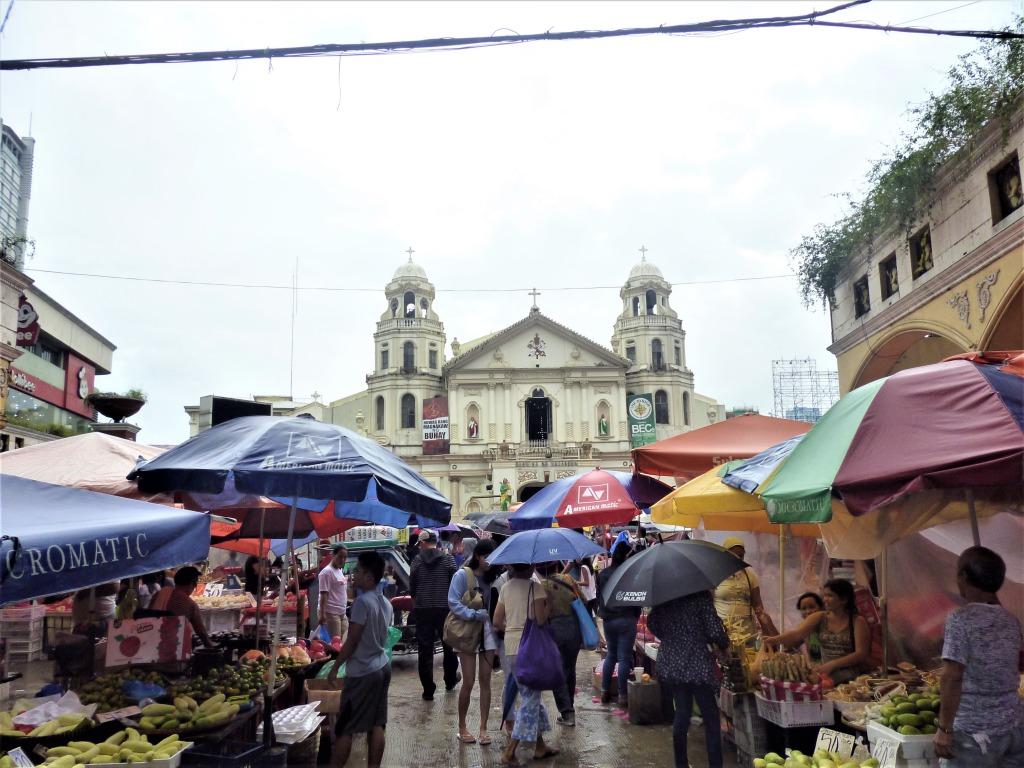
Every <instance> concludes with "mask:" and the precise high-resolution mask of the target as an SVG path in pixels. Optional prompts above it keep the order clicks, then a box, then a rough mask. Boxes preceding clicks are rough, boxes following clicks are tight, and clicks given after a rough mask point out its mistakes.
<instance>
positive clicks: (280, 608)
mask: <svg viewBox="0 0 1024 768" xmlns="http://www.w3.org/2000/svg"><path fill="white" fill-rule="evenodd" d="M298 503H299V498H298V496H293V497H292V506H291V509H289V510H288V551H289V552H291V551H292V538H293V536H294V534H295V507H296V505H297V504H298ZM287 577H288V570H287V568H286V569H285V578H287ZM282 586H283V587H287V586H288V585H287V582H286V583H285V584H283V585H282ZM282 613H284V589H279V590H278V591H277V616H276V618H275V619H274V629H273V635H274V642H273V643H271V645H270V651H271V653H270V669H268V670H267V688H268V690H271V691H273V690H274V675H275V673H276V672H277V648H278V640H279V639H280V634H279V632H278V630H279V629H280V628H281V614H282Z"/></svg>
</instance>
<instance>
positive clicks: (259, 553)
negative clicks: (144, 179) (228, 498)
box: [255, 509, 267, 650]
mask: <svg viewBox="0 0 1024 768" xmlns="http://www.w3.org/2000/svg"><path fill="white" fill-rule="evenodd" d="M266 519H267V510H266V509H261V510H260V543H259V545H258V546H257V547H256V557H257V558H258V559H259V566H260V567H259V570H257V571H256V646H255V648H256V650H259V647H260V626H261V625H262V624H263V523H264V522H265V521H266Z"/></svg>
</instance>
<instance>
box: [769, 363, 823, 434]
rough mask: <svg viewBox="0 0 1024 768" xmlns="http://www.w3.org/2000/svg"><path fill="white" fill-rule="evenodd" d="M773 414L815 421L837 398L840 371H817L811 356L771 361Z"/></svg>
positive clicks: (816, 365)
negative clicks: (773, 399)
mask: <svg viewBox="0 0 1024 768" xmlns="http://www.w3.org/2000/svg"><path fill="white" fill-rule="evenodd" d="M772 390H773V391H774V393H775V408H774V415H775V416H778V417H779V418H783V419H796V420H797V421H809V422H811V423H812V424H813V423H815V422H817V421H818V419H820V418H821V417H822V416H823V415H824V414H825V411H827V410H828V409H829V408H831V407H832V406H833V405H835V403H836V401H837V400H838V399H839V372H838V371H819V370H818V364H817V363H816V362H815V361H814V360H813V359H811V358H805V359H796V360H772Z"/></svg>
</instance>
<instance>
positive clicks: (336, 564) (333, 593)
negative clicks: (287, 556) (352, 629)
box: [317, 543, 348, 643]
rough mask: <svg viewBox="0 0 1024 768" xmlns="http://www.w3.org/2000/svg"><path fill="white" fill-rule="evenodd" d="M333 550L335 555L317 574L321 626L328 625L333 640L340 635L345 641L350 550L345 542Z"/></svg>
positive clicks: (342, 640)
mask: <svg viewBox="0 0 1024 768" xmlns="http://www.w3.org/2000/svg"><path fill="white" fill-rule="evenodd" d="M331 551H332V553H333V555H334V556H333V557H332V558H331V562H330V563H328V564H327V567H326V568H324V569H323V570H322V571H320V574H319V575H318V576H317V584H318V585H319V587H320V596H319V603H320V606H319V612H320V617H319V618H320V626H322V627H327V631H328V633H330V635H331V639H332V640H333V639H334V638H335V637H340V638H341V642H343V643H344V642H345V635H346V634H348V618H347V617H346V616H345V609H346V608H348V577H347V576H346V575H345V561H346V560H348V550H347V549H346V548H345V545H344V544H341V543H338V544H335V545H334V546H333V547H332V548H331Z"/></svg>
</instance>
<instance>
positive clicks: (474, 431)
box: [466, 403, 480, 440]
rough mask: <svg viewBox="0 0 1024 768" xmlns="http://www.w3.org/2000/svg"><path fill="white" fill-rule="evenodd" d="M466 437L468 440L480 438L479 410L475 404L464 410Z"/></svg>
mask: <svg viewBox="0 0 1024 768" xmlns="http://www.w3.org/2000/svg"><path fill="white" fill-rule="evenodd" d="M466 437H468V438H469V439H470V440H475V439H476V438H478V437H480V409H479V408H478V407H477V406H476V403H473V404H471V405H470V406H469V407H468V408H467V409H466Z"/></svg>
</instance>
